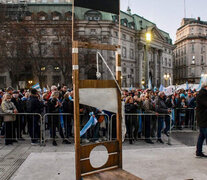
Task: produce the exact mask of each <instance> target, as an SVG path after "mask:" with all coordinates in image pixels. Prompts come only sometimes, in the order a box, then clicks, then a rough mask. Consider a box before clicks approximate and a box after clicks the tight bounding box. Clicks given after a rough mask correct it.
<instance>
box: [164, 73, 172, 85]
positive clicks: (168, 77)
mask: <svg viewBox="0 0 207 180" xmlns="http://www.w3.org/2000/svg"><path fill="white" fill-rule="evenodd" d="M163 77H164V79H165V86H167V81H168V79H170V78H171V77H170V75H169V74H168V73H167V74H166V73H165V74H164V76H163Z"/></svg>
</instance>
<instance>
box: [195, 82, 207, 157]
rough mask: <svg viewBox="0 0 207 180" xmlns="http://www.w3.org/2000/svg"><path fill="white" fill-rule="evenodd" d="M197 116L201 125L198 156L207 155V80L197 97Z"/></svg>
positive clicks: (199, 125)
mask: <svg viewBox="0 0 207 180" xmlns="http://www.w3.org/2000/svg"><path fill="white" fill-rule="evenodd" d="M196 104H197V107H196V118H197V123H198V127H199V131H200V133H199V137H198V141H197V149H196V156H197V157H207V155H205V154H204V153H203V142H204V140H205V139H206V140H207V81H206V82H203V83H202V89H201V90H200V91H199V93H198V95H197V99H196Z"/></svg>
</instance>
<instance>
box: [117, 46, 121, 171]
mask: <svg viewBox="0 0 207 180" xmlns="http://www.w3.org/2000/svg"><path fill="white" fill-rule="evenodd" d="M116 80H117V82H118V84H119V86H120V87H121V49H120V48H118V49H117V52H116ZM117 101H118V112H117V114H116V129H117V131H116V132H117V133H116V134H117V140H118V141H119V164H118V166H119V168H122V116H121V114H122V112H121V111H122V103H121V92H120V91H119V89H118V88H117Z"/></svg>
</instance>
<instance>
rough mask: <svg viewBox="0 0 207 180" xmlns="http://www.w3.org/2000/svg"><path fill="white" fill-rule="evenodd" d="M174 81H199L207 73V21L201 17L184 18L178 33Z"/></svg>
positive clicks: (179, 82) (178, 82) (180, 82)
mask: <svg viewBox="0 0 207 180" xmlns="http://www.w3.org/2000/svg"><path fill="white" fill-rule="evenodd" d="M175 46H176V48H175V50H174V55H175V58H174V82H175V83H177V84H182V83H185V82H186V81H188V82H189V83H199V81H200V77H201V74H204V73H207V51H206V47H207V22H206V21H201V19H200V17H198V18H197V19H194V18H184V19H183V20H182V22H181V27H180V28H178V30H177V33H176V41H175Z"/></svg>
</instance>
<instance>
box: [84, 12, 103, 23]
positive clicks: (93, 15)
mask: <svg viewBox="0 0 207 180" xmlns="http://www.w3.org/2000/svg"><path fill="white" fill-rule="evenodd" d="M85 19H86V20H88V21H99V20H101V19H102V15H101V13H100V12H98V11H94V10H89V11H87V12H86V13H85Z"/></svg>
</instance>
